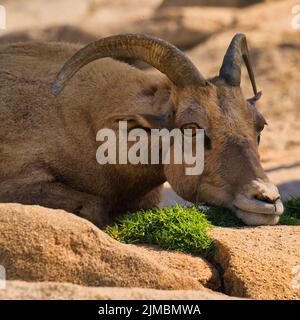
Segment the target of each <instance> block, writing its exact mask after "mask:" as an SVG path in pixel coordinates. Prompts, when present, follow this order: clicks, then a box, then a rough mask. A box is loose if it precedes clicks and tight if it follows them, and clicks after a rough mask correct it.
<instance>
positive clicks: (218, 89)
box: [0, 43, 268, 225]
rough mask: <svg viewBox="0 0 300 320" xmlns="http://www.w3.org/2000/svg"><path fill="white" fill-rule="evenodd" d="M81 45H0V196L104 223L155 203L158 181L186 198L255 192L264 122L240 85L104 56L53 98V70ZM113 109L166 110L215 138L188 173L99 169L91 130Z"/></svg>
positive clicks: (226, 199) (171, 168)
mask: <svg viewBox="0 0 300 320" xmlns="http://www.w3.org/2000/svg"><path fill="white" fill-rule="evenodd" d="M78 49H79V47H78V46H76V45H70V44H65V43H52V44H46V43H19V44H11V45H6V46H0V123H1V128H0V201H1V202H20V203H25V204H35V203H37V204H40V205H43V206H47V207H52V208H62V209H65V210H67V211H71V212H75V213H77V214H78V215H80V216H83V217H86V218H87V219H89V220H91V221H93V222H95V223H96V224H98V225H103V224H106V223H109V222H111V221H112V220H114V219H115V217H116V216H117V215H118V214H120V213H123V212H126V211H127V210H136V209H141V208H151V207H154V206H156V205H158V203H159V201H160V194H161V188H162V184H163V183H164V182H165V181H169V182H170V184H171V185H172V187H173V188H174V189H175V191H176V192H177V193H178V194H179V195H181V196H182V197H183V198H185V199H187V200H190V201H193V202H196V201H206V202H209V203H212V204H222V205H225V206H228V207H232V201H233V199H234V197H235V196H236V194H238V193H239V192H242V190H246V191H245V192H248V193H251V192H252V193H253V188H252V189H251V188H250V187H249V185H250V184H251V181H253V180H255V179H259V180H261V181H263V182H264V181H265V182H268V180H267V177H266V176H265V174H264V172H263V169H262V167H261V165H260V162H259V156H258V152H257V135H258V132H257V128H260V129H261V123H260V122H261V121H264V119H263V120H262V117H261V115H260V114H259V113H258V112H257V110H256V109H255V107H254V106H252V107H249V106H247V103H246V101H245V99H244V97H243V95H242V92H241V89H240V88H238V87H236V88H235V87H229V86H228V85H226V84H225V83H224V81H223V80H221V79H219V78H215V79H211V80H210V83H209V86H207V87H205V88H184V89H179V88H176V87H175V86H173V85H172V84H171V83H170V81H169V80H168V79H167V78H166V77H165V76H162V75H160V74H150V73H146V72H143V71H140V70H138V69H136V68H134V67H131V66H129V65H127V64H125V63H122V62H119V61H115V60H112V59H109V58H106V59H102V60H98V61H95V62H94V63H91V64H89V65H88V66H86V67H85V68H83V69H82V70H80V71H79V72H78V74H77V75H76V76H74V77H73V78H72V80H71V81H70V82H69V83H68V84H67V86H66V88H65V89H64V91H63V92H62V93H61V94H60V95H59V96H57V97H55V96H54V95H53V94H52V93H51V91H50V90H51V84H52V82H53V79H54V77H55V74H56V73H57V72H58V71H59V69H60V68H61V66H62V65H63V64H64V63H65V61H66V60H67V59H68V58H69V57H70V56H71V55H73V54H74V53H75V52H76V51H77V50H78ZM120 114H121V115H126V114H150V115H164V117H165V118H166V119H168V122H169V123H170V121H171V122H172V123H173V124H174V125H175V127H181V125H182V124H184V123H189V122H196V123H198V125H199V126H200V127H202V128H204V129H205V131H206V133H207V135H208V137H209V138H210V140H211V144H212V148H211V149H210V150H207V151H206V152H205V170H204V173H203V174H202V175H201V176H185V175H184V171H183V170H184V165H172V164H171V165H165V166H163V165H136V166H133V165H104V166H100V165H99V164H98V163H97V161H96V157H95V155H96V150H97V147H98V143H97V142H96V139H95V137H96V133H97V131H98V130H99V129H101V128H103V127H106V125H107V123H108V122H109V119H111V116H113V115H120ZM191 119H192V121H191ZM250 189H251V190H250ZM249 190H250V191H249ZM243 192H244V191H243ZM254 193H255V192H254ZM253 196H254V195H253ZM255 196H256V195H255Z"/></svg>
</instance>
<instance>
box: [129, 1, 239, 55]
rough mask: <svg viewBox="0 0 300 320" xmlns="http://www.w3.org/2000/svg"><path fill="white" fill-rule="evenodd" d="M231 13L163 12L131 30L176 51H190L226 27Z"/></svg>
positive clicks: (201, 10) (213, 10)
mask: <svg viewBox="0 0 300 320" xmlns="http://www.w3.org/2000/svg"><path fill="white" fill-rule="evenodd" d="M234 21H235V10H233V9H226V8H189V7H180V8H172V7H171V8H166V9H164V10H161V11H159V12H157V13H156V14H154V15H153V17H152V18H151V19H149V20H145V19H143V20H142V21H140V22H137V23H136V24H134V25H133V26H132V30H130V31H132V32H140V33H148V34H152V35H155V36H158V37H160V38H162V39H165V40H167V41H169V42H171V43H172V44H174V45H175V46H177V47H179V48H180V49H187V48H191V47H193V46H194V45H196V44H198V43H200V42H202V41H204V40H206V39H207V38H208V37H209V36H211V35H212V34H214V33H216V32H219V31H220V30H224V29H225V28H228V27H230V26H231V25H232V24H233V23H234Z"/></svg>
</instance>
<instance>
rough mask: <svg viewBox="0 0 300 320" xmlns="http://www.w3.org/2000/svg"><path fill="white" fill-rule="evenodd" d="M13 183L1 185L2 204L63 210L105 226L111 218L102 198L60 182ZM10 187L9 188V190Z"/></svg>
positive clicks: (0, 200) (0, 197) (0, 198)
mask: <svg viewBox="0 0 300 320" xmlns="http://www.w3.org/2000/svg"><path fill="white" fill-rule="evenodd" d="M23 183H24V181H22V184H21V183H20V182H19V183H18V182H13V183H11V182H10V183H9V184H3V183H2V185H0V202H17V203H22V204H36V205H40V206H44V207H49V208H53V209H63V210H66V211H69V212H72V213H75V214H77V215H78V216H80V217H83V218H86V219H88V220H90V221H91V222H93V223H94V224H96V225H97V226H103V225H105V224H107V223H109V222H110V221H109V217H108V215H107V212H106V211H105V209H104V205H103V202H102V201H101V199H100V198H98V197H96V196H94V195H90V194H87V193H84V192H79V191H76V190H74V189H72V188H70V187H68V186H66V185H64V184H62V183H58V182H40V183H34V184H23ZM8 186H9V188H8Z"/></svg>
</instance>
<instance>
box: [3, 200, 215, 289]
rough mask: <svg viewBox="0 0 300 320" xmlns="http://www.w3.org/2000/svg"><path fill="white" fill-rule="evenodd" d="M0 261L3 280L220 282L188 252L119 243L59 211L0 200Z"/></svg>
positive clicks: (147, 284) (181, 285)
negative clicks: (5, 274)
mask: <svg viewBox="0 0 300 320" xmlns="http://www.w3.org/2000/svg"><path fill="white" fill-rule="evenodd" d="M0 265H3V266H4V267H5V268H6V273H7V279H8V280H25V281H55V282H71V283H74V284H80V285H85V286H118V287H144V288H156V289H173V290H181V289H195V290H196V289H197V290H204V286H207V287H209V288H212V289H218V288H219V287H220V279H219V275H218V273H217V271H216V270H215V268H214V267H213V266H212V265H211V264H210V263H208V262H207V261H206V260H204V259H202V258H200V257H192V256H191V255H187V254H183V253H177V252H169V251H162V250H158V249H155V248H147V247H141V246H139V247H138V246H134V245H125V244H122V243H120V242H118V241H116V240H114V239H112V238H111V237H109V236H108V235H107V234H106V233H104V232H103V231H101V230H99V229H98V228H97V227H95V226H94V225H93V224H91V223H90V222H88V221H86V220H84V219H81V218H79V217H76V216H75V215H73V214H70V213H67V212H65V211H62V210H52V209H47V208H43V207H39V206H22V205H20V204H0Z"/></svg>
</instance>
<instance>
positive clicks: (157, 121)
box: [105, 114, 169, 130]
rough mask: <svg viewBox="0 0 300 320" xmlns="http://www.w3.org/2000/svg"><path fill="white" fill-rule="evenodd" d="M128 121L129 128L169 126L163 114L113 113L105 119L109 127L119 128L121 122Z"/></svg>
mask: <svg viewBox="0 0 300 320" xmlns="http://www.w3.org/2000/svg"><path fill="white" fill-rule="evenodd" d="M120 121H126V122H127V128H128V130H131V129H135V128H144V129H161V128H169V125H168V121H167V118H166V117H165V116H163V115H153V114H124V115H122V114H121V115H120V114H119V115H112V116H110V117H108V118H107V119H105V126H106V127H107V128H111V129H115V130H117V129H118V128H119V122H120Z"/></svg>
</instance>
